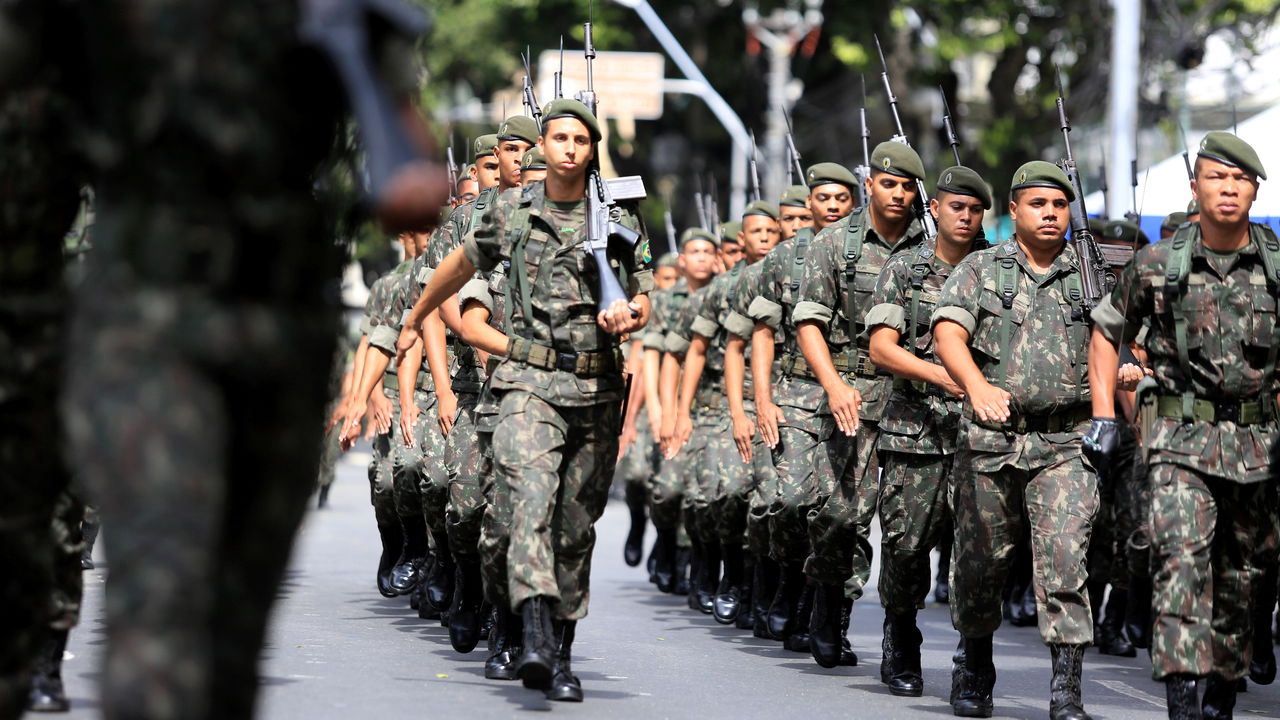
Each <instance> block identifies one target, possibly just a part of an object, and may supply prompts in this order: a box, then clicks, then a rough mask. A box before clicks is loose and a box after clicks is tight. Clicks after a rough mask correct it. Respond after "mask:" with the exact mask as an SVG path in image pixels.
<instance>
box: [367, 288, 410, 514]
mask: <svg viewBox="0 0 1280 720" xmlns="http://www.w3.org/2000/svg"><path fill="white" fill-rule="evenodd" d="M393 284H394V281H393V279H392V275H391V274H390V273H388V274H386V275H383V276H382V277H380V278H378V279H377V280H374V281H373V287H371V288H369V299H368V300H367V301H366V302H365V306H364V313H365V314H364V319H363V321H362V322H361V323H360V334H361V335H363V336H365V337H372V335H373V331H374V329H375V328H376V327H377V326H378V325H377V323H378V322H379V311H380V309H381V308H383V307H385V306H386V304H387V298H388V296H389V295H390V293H391V288H392V285H393ZM393 348H394V346H393ZM366 352H372V351H371V350H366ZM388 377H390V378H392V380H394V378H395V373H394V372H392V373H391V374H390V375H386V376H384V377H383V379H382V380H381V381H380V382H379V384H378V385H375V386H374V390H373V391H374V392H375V393H376V392H379V390H378V387H379V386H381V388H382V390H381V392H382V393H383V394H384V395H386V397H387V400H388V401H389V402H390V403H391V430H389V431H388V432H385V433H377V434H375V435H374V436H373V442H372V443H371V444H370V450H371V451H372V452H371V455H372V457H370V458H369V501H370V503H371V504H372V505H373V516H374V518H376V519H377V522H378V524H379V525H382V524H386V523H395V522H398V521H397V520H396V518H397V517H399V515H400V512H399V509H398V507H397V503H396V490H395V472H394V464H393V461H392V453H393V452H394V451H395V448H394V447H393V446H392V440H393V438H395V437H396V436H397V435H399V434H400V386H399V385H398V384H396V383H395V382H394V381H393V382H388V380H387V378H388ZM358 381H359V379H358V378H357V382H358Z"/></svg>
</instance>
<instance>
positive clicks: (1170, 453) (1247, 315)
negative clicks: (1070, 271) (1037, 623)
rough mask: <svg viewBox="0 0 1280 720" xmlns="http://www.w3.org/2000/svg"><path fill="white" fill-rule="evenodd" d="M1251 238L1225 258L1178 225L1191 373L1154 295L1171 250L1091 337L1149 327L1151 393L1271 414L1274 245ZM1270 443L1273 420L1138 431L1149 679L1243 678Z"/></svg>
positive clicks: (1163, 299) (1117, 292) (1145, 251)
mask: <svg viewBox="0 0 1280 720" xmlns="http://www.w3.org/2000/svg"><path fill="white" fill-rule="evenodd" d="M1249 235H1250V239H1249V244H1248V245H1246V246H1245V247H1244V248H1242V249H1241V250H1239V251H1238V252H1236V253H1233V254H1231V255H1220V254H1216V253H1210V252H1209V251H1208V250H1207V249H1206V248H1205V246H1204V244H1203V242H1202V241H1201V239H1200V226H1199V225H1198V224H1184V225H1183V226H1182V227H1180V228H1179V229H1178V231H1177V234H1175V236H1174V240H1183V241H1185V242H1188V243H1189V245H1190V267H1189V271H1188V273H1187V277H1186V278H1185V279H1184V283H1185V287H1184V288H1183V289H1182V296H1183V299H1182V301H1181V303H1182V307H1184V308H1187V309H1188V311H1187V312H1185V317H1186V338H1187V339H1186V350H1187V353H1188V358H1189V362H1190V373H1189V374H1188V373H1186V372H1184V371H1183V369H1182V366H1181V364H1180V362H1179V359H1178V342H1177V339H1176V331H1175V321H1174V317H1173V310H1174V308H1173V307H1172V306H1171V303H1170V302H1169V297H1168V296H1167V295H1166V294H1165V289H1164V284H1165V268H1166V266H1167V265H1168V263H1169V259H1170V255H1171V250H1172V245H1173V242H1174V241H1173V240H1171V241H1169V242H1161V243H1157V244H1155V245H1149V246H1147V247H1145V248H1142V249H1141V250H1139V251H1138V254H1137V255H1136V256H1135V259H1134V261H1133V262H1132V263H1130V264H1129V265H1127V266H1125V268H1124V269H1123V270H1122V271H1121V272H1120V275H1119V277H1118V278H1117V281H1116V286H1115V289H1114V290H1113V291H1112V293H1111V294H1110V295H1109V296H1108V297H1107V298H1105V299H1104V301H1103V303H1101V304H1100V305H1099V306H1098V307H1097V308H1096V309H1095V310H1094V314H1093V318H1094V320H1095V322H1096V326H1097V328H1098V329H1099V331H1100V332H1101V333H1103V335H1105V336H1106V337H1107V338H1108V339H1110V340H1112V341H1114V342H1130V341H1132V340H1133V339H1134V338H1135V337H1136V336H1137V334H1138V332H1139V330H1140V329H1142V328H1144V326H1146V338H1145V340H1144V346H1145V347H1146V349H1147V352H1148V355H1149V366H1150V367H1151V369H1152V370H1153V371H1154V380H1155V384H1156V388H1157V389H1156V390H1155V392H1156V393H1157V394H1160V395H1175V396H1178V395H1181V394H1182V393H1183V392H1184V391H1189V392H1191V393H1193V394H1194V395H1195V397H1198V398H1208V399H1211V400H1213V401H1215V402H1219V403H1231V402H1240V401H1259V400H1261V401H1263V402H1264V403H1266V405H1267V406H1268V407H1270V406H1271V400H1272V398H1273V397H1274V395H1275V393H1276V391H1277V389H1278V388H1277V379H1276V377H1275V375H1274V373H1273V374H1272V375H1271V376H1269V377H1268V376H1267V375H1266V369H1267V356H1268V350H1269V349H1271V346H1272V344H1273V343H1274V342H1275V339H1274V332H1275V330H1274V329H1275V326H1276V298H1275V295H1274V294H1273V291H1272V289H1271V288H1270V287H1268V286H1267V281H1266V268H1265V264H1264V262H1263V259H1262V255H1261V252H1260V248H1261V247H1262V245H1263V243H1265V242H1267V241H1268V238H1269V237H1270V238H1274V235H1272V233H1271V231H1270V229H1268V228H1266V227H1265V226H1262V225H1257V224H1251V225H1250V226H1249ZM1276 439H1277V434H1276V422H1275V419H1274V416H1272V417H1268V418H1266V419H1265V421H1263V422H1259V423H1256V424H1251V425H1245V424H1237V423H1235V422H1231V421H1222V422H1205V421H1202V420H1198V419H1197V420H1194V421H1192V422H1183V420H1182V418H1173V417H1157V418H1155V419H1154V421H1153V422H1151V423H1150V425H1149V428H1148V429H1147V431H1146V432H1145V433H1144V437H1143V440H1144V443H1145V449H1146V461H1147V464H1148V465H1149V467H1150V488H1151V511H1150V532H1151V562H1152V568H1153V582H1154V588H1155V630H1154V634H1153V637H1152V666H1153V674H1154V676H1155V677H1156V678H1163V677H1166V676H1167V675H1169V674H1172V673H1191V674H1194V675H1201V676H1203V675H1206V674H1208V673H1210V672H1213V673H1219V674H1221V675H1222V676H1224V677H1227V678H1238V677H1241V676H1242V675H1243V674H1244V672H1245V670H1246V669H1247V667H1248V662H1249V659H1250V657H1251V654H1252V647H1251V636H1252V625H1253V623H1252V619H1251V616H1250V613H1249V607H1250V603H1251V592H1252V588H1251V585H1252V583H1253V582H1254V580H1255V579H1256V578H1258V577H1259V576H1260V573H1261V567H1262V566H1263V565H1265V564H1266V563H1267V562H1272V561H1274V557H1275V546H1276V532H1277V528H1276V524H1277V521H1276V499H1275V484H1274V483H1273V482H1267V481H1269V480H1270V479H1271V475H1270V472H1269V452H1270V450H1271V448H1272V447H1274V445H1275V442H1276Z"/></svg>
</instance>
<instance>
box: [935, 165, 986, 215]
mask: <svg viewBox="0 0 1280 720" xmlns="http://www.w3.org/2000/svg"><path fill="white" fill-rule="evenodd" d="M938 191H939V192H949V193H952V194H954V195H967V196H969V197H973V198H977V199H979V200H981V201H982V207H983V209H984V210H990V209H991V205H992V201H991V186H989V185H987V183H986V181H985V180H983V179H982V176H981V175H979V174H978V173H976V172H974V171H973V170H970V169H969V168H967V167H965V166H963V165H954V166H952V167H949V168H947V169H946V170H943V171H942V174H941V175H939V176H938Z"/></svg>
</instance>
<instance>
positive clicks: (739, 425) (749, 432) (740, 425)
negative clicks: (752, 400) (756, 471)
mask: <svg viewBox="0 0 1280 720" xmlns="http://www.w3.org/2000/svg"><path fill="white" fill-rule="evenodd" d="M732 419H733V443H734V444H735V445H737V446H738V454H739V455H741V456H742V462H744V463H750V462H751V439H752V438H754V437H755V436H756V426H755V423H753V422H751V418H749V417H747V416H746V414H745V413H739V414H736V415H734V416H733V418H732Z"/></svg>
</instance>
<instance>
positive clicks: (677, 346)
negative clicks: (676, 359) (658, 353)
mask: <svg viewBox="0 0 1280 720" xmlns="http://www.w3.org/2000/svg"><path fill="white" fill-rule="evenodd" d="M706 293H707V289H706V288H703V289H701V290H699V291H698V292H696V293H694V294H692V295H690V296H689V299H688V300H686V301H685V304H684V307H682V308H680V312H679V314H677V315H676V317H674V318H673V319H672V322H671V323H670V324H669V325H668V326H667V334H666V337H664V338H663V341H662V349H663V350H665V351H667V352H669V353H672V354H673V355H683V354H684V353H685V351H686V350H688V349H689V341H690V339H691V336H690V326H692V325H693V319H694V318H695V317H697V315H698V310H699V308H700V307H701V304H702V299H703V298H704V297H706Z"/></svg>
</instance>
